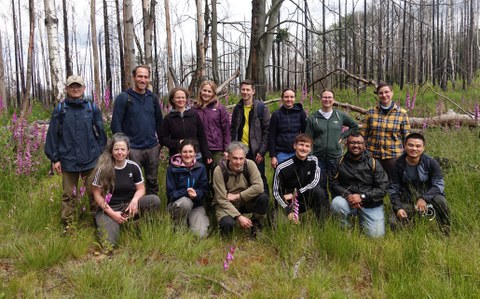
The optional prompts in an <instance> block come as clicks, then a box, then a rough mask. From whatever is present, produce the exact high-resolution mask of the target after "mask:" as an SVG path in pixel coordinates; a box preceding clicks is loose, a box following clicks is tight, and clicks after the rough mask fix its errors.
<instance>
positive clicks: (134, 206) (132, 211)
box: [125, 199, 138, 217]
mask: <svg viewBox="0 0 480 299" xmlns="http://www.w3.org/2000/svg"><path fill="white" fill-rule="evenodd" d="M125 212H127V213H128V214H129V215H130V216H132V217H134V216H135V215H136V214H137V213H138V199H132V201H130V204H129V205H128V207H127V208H126V209H125Z"/></svg>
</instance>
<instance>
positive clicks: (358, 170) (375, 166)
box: [330, 133, 388, 238]
mask: <svg viewBox="0 0 480 299" xmlns="http://www.w3.org/2000/svg"><path fill="white" fill-rule="evenodd" d="M347 147H348V150H347V153H345V155H344V156H343V157H342V159H341V160H340V162H339V164H338V166H337V169H336V171H335V172H334V175H333V177H332V179H331V185H330V186H331V191H332V193H333V195H332V196H334V198H333V200H332V210H333V212H334V213H335V214H336V215H337V216H338V218H339V219H340V221H341V223H342V225H343V226H346V227H347V226H350V222H349V219H348V217H349V216H351V215H357V214H358V215H359V217H360V225H361V227H362V228H363V230H364V231H365V233H366V234H367V235H368V236H370V237H374V238H378V237H382V236H383V235H384V234H385V216H384V211H383V198H384V197H385V195H386V194H387V187H388V176H387V173H386V172H385V170H384V169H383V168H382V165H381V164H380V163H379V162H378V161H376V160H375V159H374V158H371V157H369V156H368V153H367V152H366V151H365V140H364V138H363V136H362V135H360V134H358V133H354V134H352V135H350V136H349V137H348V138H347Z"/></svg>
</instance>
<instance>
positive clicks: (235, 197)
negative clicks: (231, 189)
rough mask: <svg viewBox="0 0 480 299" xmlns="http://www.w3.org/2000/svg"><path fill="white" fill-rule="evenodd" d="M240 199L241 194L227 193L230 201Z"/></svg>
mask: <svg viewBox="0 0 480 299" xmlns="http://www.w3.org/2000/svg"><path fill="white" fill-rule="evenodd" d="M239 199H240V194H233V193H227V200H228V201H229V202H235V201H237V200H239Z"/></svg>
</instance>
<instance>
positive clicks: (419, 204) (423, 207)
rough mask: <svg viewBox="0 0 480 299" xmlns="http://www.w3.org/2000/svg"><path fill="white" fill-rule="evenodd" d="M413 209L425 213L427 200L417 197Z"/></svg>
mask: <svg viewBox="0 0 480 299" xmlns="http://www.w3.org/2000/svg"><path fill="white" fill-rule="evenodd" d="M415 210H416V211H418V212H419V213H425V212H426V211H427V202H426V201H425V199H423V198H419V199H418V200H417V204H416V205H415Z"/></svg>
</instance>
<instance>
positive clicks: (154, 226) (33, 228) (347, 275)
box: [0, 93, 480, 298]
mask: <svg viewBox="0 0 480 299" xmlns="http://www.w3.org/2000/svg"><path fill="white" fill-rule="evenodd" d="M350 96H352V99H350V98H349V95H346V93H342V94H339V95H337V100H339V101H342V102H347V101H348V102H351V103H352V104H355V105H358V106H362V107H368V106H369V104H373V102H372V101H371V99H369V98H368V96H365V97H364V99H362V97H361V96H360V97H359V98H358V99H357V98H355V99H353V95H350ZM340 97H342V98H343V99H344V100H342V99H340ZM455 97H457V96H455ZM400 98H401V97H400ZM456 100H458V101H462V99H461V97H457V98H456ZM354 101H356V102H354ZM417 101H418V102H417V105H418V107H417V108H415V109H417V110H415V109H414V110H413V111H412V113H413V114H415V113H416V111H426V110H427V107H428V108H429V109H435V108H434V107H435V105H436V102H435V101H438V99H436V98H435V97H432V98H431V99H426V98H425V99H423V100H420V98H419V99H417ZM464 101H465V105H466V106H468V107H466V108H468V109H471V108H472V107H473V103H474V101H475V98H474V97H473V96H472V97H471V98H466V99H464ZM305 102H307V100H305ZM447 105H448V104H447ZM306 106H308V108H309V110H310V111H313V110H314V109H317V108H318V103H317V101H316V100H314V103H313V105H312V106H310V105H306ZM422 109H423V110H422ZM432 113H434V112H432ZM419 116H421V115H419ZM4 131H5V129H2V131H1V132H0V142H3V143H2V144H1V145H2V146H3V147H2V149H0V154H1V155H2V160H0V161H1V163H2V165H1V167H2V169H3V171H1V172H0V219H1V220H0V236H1V238H0V298H13V297H19V298H32V297H33V298H38V297H40V298H42V297H47V298H74V297H75V298H77V297H79V298H138V297H142V298H211V297H218V298H236V297H245V298H365V297H368V298H480V270H479V269H480V246H479V245H480V225H479V223H478V219H479V216H480V208H479V204H478V196H479V194H480V154H479V150H480V139H479V130H478V129H468V128H453V129H446V128H429V129H427V130H426V132H425V134H426V136H427V152H428V153H429V154H431V155H433V156H440V157H444V158H448V159H449V163H448V165H446V166H445V167H444V168H443V169H444V174H445V179H446V195H447V200H448V202H449V205H450V208H451V211H452V232H451V236H450V237H448V238H447V237H444V236H443V235H442V234H441V233H440V232H439V231H438V230H437V228H436V225H435V223H434V222H429V221H427V220H425V221H422V222H421V223H419V225H418V226H416V227H415V228H412V229H406V230H404V231H401V232H400V233H396V234H393V233H391V232H390V231H387V234H386V236H385V237H384V238H382V239H379V240H374V239H370V238H368V237H365V236H364V235H363V234H361V232H360V231H359V230H358V228H355V229H353V230H350V231H345V230H341V229H340V228H339V226H338V223H337V222H336V221H335V220H333V219H332V220H329V221H328V222H327V223H326V224H325V225H324V226H323V227H320V226H319V225H318V224H317V223H315V221H314V220H313V215H311V214H307V215H306V218H303V219H302V222H301V224H300V225H298V226H292V225H290V224H289V223H287V222H286V221H285V219H284V218H282V217H280V219H279V223H278V227H277V228H276V229H275V230H271V229H266V230H264V231H263V233H262V234H261V235H260V236H259V238H258V239H257V240H255V241H254V240H251V239H249V238H248V234H247V233H245V232H243V231H240V230H237V231H235V233H234V235H233V237H232V238H231V239H229V240H223V239H221V238H220V237H219V235H218V233H217V231H216V230H213V234H212V235H211V236H210V237H209V238H208V239H205V240H199V239H197V238H196V237H194V236H193V235H191V234H190V233H188V232H174V231H173V229H172V226H171V223H170V219H169V217H168V215H167V213H166V211H165V201H166V199H165V196H162V197H161V199H162V203H163V205H164V207H163V210H162V212H161V213H160V214H159V215H157V216H156V217H153V218H150V219H142V221H141V222H139V223H138V224H129V225H127V227H125V229H124V231H123V233H122V235H121V240H120V246H119V248H118V249H117V250H116V251H115V253H114V254H113V255H112V256H105V255H103V254H100V253H101V250H100V247H99V245H98V241H97V239H96V238H95V232H94V228H93V225H92V220H91V219H90V218H89V217H88V216H87V215H86V214H81V215H80V216H79V217H80V218H79V222H78V225H77V228H76V233H75V234H74V235H72V236H67V237H62V236H61V231H62V227H61V224H60V200H59V199H60V196H61V179H60V177H59V176H58V175H55V176H49V175H48V174H47V172H48V167H49V165H48V162H47V161H46V160H45V158H44V157H43V154H42V151H43V149H42V148H40V149H38V153H33V156H34V157H37V159H39V160H38V161H39V162H40V163H39V165H38V166H37V170H36V171H34V172H33V173H31V174H29V175H16V174H15V168H14V165H11V164H8V163H9V161H10V163H13V162H12V161H13V160H14V159H12V158H9V159H10V160H8V159H7V158H8V157H7V156H8V155H9V154H10V155H12V154H11V153H9V151H10V150H12V146H11V144H10V143H9V142H8V140H9V139H8V131H7V132H4ZM165 168H166V163H165V162H164V163H163V165H162V167H161V170H160V176H159V177H160V182H161V183H162V185H164V177H165V176H164V173H165ZM269 175H270V177H271V172H270V173H269ZM386 211H387V212H389V205H388V203H387V204H386ZM231 247H234V253H233V260H232V261H230V262H229V264H228V268H227V269H225V268H224V262H225V259H226V256H227V253H228V252H229V251H230V249H231Z"/></svg>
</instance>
